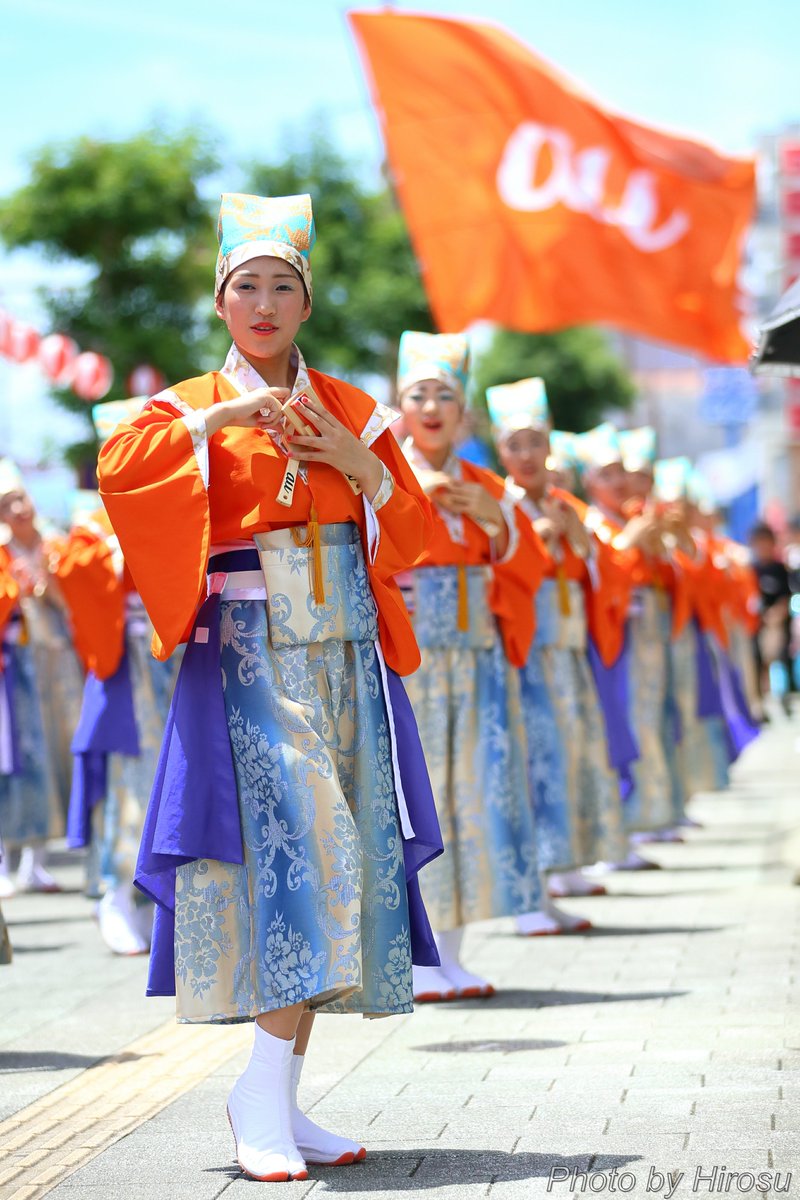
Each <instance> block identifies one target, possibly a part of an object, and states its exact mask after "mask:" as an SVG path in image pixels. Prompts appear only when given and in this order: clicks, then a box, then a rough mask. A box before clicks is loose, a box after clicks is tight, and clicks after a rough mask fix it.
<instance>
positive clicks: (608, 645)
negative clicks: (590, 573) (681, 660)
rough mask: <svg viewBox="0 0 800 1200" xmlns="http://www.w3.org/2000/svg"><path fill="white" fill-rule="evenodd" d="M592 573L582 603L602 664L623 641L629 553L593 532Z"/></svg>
mask: <svg viewBox="0 0 800 1200" xmlns="http://www.w3.org/2000/svg"><path fill="white" fill-rule="evenodd" d="M594 548H595V564H596V568H597V570H596V577H595V580H594V581H593V585H592V587H591V588H590V591H589V595H588V597H587V604H586V620H587V624H588V627H589V634H590V636H591V639H592V641H593V643H594V645H595V647H596V648H597V653H598V654H599V655H600V658H601V660H602V662H603V665H604V666H606V667H610V666H612V665H613V664H614V663H615V662H616V661H617V659H618V658H619V656H620V654H621V653H622V646H623V643H624V641H625V622H626V621H627V619H628V609H629V607H630V600H631V589H632V586H633V576H632V573H631V561H630V555H629V554H627V553H626V552H625V551H622V550H615V549H614V547H613V546H612V545H610V543H607V542H603V541H601V540H600V538H598V537H597V536H596V535H595V536H594Z"/></svg>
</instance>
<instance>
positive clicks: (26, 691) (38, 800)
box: [0, 642, 58, 847]
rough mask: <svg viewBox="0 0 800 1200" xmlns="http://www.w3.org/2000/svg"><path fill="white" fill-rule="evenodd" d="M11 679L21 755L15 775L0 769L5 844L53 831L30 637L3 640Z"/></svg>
mask: <svg viewBox="0 0 800 1200" xmlns="http://www.w3.org/2000/svg"><path fill="white" fill-rule="evenodd" d="M3 655H4V658H5V664H6V665H5V669H6V671H7V672H8V674H9V677H10V678H12V679H13V691H14V700H13V703H14V718H15V721H16V730H17V740H18V748H19V758H20V764H19V765H20V771H19V774H16V775H0V837H2V839H3V842H4V843H5V845H6V847H8V846H13V845H19V844H21V843H25V842H44V841H46V840H47V839H48V838H49V837H53V836H56V834H57V832H58V827H57V825H56V827H55V828H54V819H55V815H56V813H57V812H58V800H57V797H56V784H55V778H54V775H53V766H52V760H51V758H50V755H49V754H48V753H47V750H46V742H45V732H44V721H43V718H42V705H41V699H40V689H39V686H38V680H37V676H36V658H35V655H34V651H33V647H32V646H31V644H30V642H27V643H25V644H24V645H19V644H18V643H11V644H8V643H6V644H5V645H4V646H3Z"/></svg>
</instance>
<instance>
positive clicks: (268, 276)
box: [215, 256, 311, 362]
mask: <svg viewBox="0 0 800 1200" xmlns="http://www.w3.org/2000/svg"><path fill="white" fill-rule="evenodd" d="M215 307H216V310H217V316H218V317H221V318H222V320H223V321H224V322H225V324H226V325H227V326H228V332H229V333H230V335H231V337H232V338H233V340H234V342H235V343H236V345H237V346H238V347H239V349H240V350H241V352H242V354H243V355H244V356H245V358H246V359H248V361H251V362H252V361H253V360H256V361H257V360H259V359H270V358H276V357H278V356H280V355H282V354H283V353H285V352H286V351H288V350H289V348H290V347H291V345H292V342H293V341H294V339H295V337H296V336H297V331H298V329H299V328H300V326H301V325H302V324H303V322H304V321H307V320H308V318H309V316H310V314H311V305H310V304H309V302H308V300H307V299H306V293H305V288H304V287H303V281H302V279H301V278H300V276H299V275H298V273H297V271H295V269H294V267H292V266H290V265H289V263H287V262H284V261H283V259H282V258H268V257H266V256H265V257H262V258H253V259H250V260H249V262H246V263H242V265H241V267H237V268H236V270H235V271H231V273H230V275H229V276H228V278H227V279H226V281H225V286H224V288H223V290H222V292H221V294H220V296H219V297H218V299H217V302H216V306H215Z"/></svg>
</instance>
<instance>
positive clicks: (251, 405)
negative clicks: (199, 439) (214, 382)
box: [204, 387, 291, 437]
mask: <svg viewBox="0 0 800 1200" xmlns="http://www.w3.org/2000/svg"><path fill="white" fill-rule="evenodd" d="M290 394H291V393H290V392H289V389H288V388H268V387H265V388H256V390H255V391H253V392H245V394H244V395H243V396H237V397H236V398H235V399H234V400H223V401H222V402H221V403H220V404H213V405H212V406H211V408H207V409H205V410H204V415H205V419H206V432H207V433H208V436H209V437H212V436H213V434H215V433H217V432H218V431H219V430H220V429H230V428H234V429H265V430H267V431H269V430H272V429H280V428H282V426H283V422H284V415H283V412H282V410H281V405H282V404H283V403H284V401H285V400H288V398H289V396H290Z"/></svg>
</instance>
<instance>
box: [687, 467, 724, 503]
mask: <svg viewBox="0 0 800 1200" xmlns="http://www.w3.org/2000/svg"><path fill="white" fill-rule="evenodd" d="M686 491H687V496H688V499H689V500H690V501H691V502H692V504H694V505H695V506H696V507H697V508H699V509H700V512H702V513H714V512H716V511H717V508H718V507H719V506H718V504H717V498H716V496H715V495H714V492H713V490H712V487H711V484H710V483H709V482H708V480H707V479H706V477H705V475H702V474H701V473H700V471H698V469H697V467H692V469H691V472H690V474H689V479H688V482H687V487H686Z"/></svg>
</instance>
